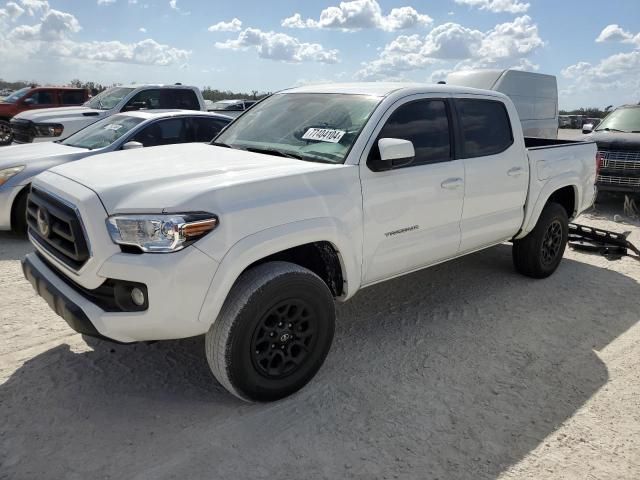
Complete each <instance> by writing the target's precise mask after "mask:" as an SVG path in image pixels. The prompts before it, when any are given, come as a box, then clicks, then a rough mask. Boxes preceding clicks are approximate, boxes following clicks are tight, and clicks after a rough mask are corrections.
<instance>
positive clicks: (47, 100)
mask: <svg viewBox="0 0 640 480" xmlns="http://www.w3.org/2000/svg"><path fill="white" fill-rule="evenodd" d="M27 100H28V101H27ZM56 102H57V98H56V92H55V91H53V90H37V91H35V92H33V93H32V94H31V95H29V96H27V98H25V99H24V104H25V105H26V106H27V107H28V108H51V107H57V106H58V105H57V103H56Z"/></svg>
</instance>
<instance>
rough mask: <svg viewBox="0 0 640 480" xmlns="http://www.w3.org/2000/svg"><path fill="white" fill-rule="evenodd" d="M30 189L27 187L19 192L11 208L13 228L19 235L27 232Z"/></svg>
mask: <svg viewBox="0 0 640 480" xmlns="http://www.w3.org/2000/svg"><path fill="white" fill-rule="evenodd" d="M28 195H29V189H28V188H25V189H24V190H23V191H22V192H20V193H19V194H18V196H17V197H16V199H15V201H14V202H13V208H12V209H11V230H13V231H14V232H15V233H17V234H18V235H26V234H27V197H28Z"/></svg>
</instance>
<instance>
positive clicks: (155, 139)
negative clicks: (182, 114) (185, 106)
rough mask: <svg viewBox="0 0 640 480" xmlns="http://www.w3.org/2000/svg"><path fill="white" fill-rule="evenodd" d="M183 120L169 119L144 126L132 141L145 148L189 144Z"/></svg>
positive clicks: (184, 120)
mask: <svg viewBox="0 0 640 480" xmlns="http://www.w3.org/2000/svg"><path fill="white" fill-rule="evenodd" d="M186 120H187V119H185V118H170V119H167V120H160V121H158V122H153V123H152V124H150V125H148V126H146V127H145V128H143V129H142V131H141V132H140V133H138V134H137V135H136V136H135V137H134V138H133V139H132V140H133V141H135V142H140V143H142V145H144V146H145V147H156V146H158V145H172V144H174V143H186V142H189V141H190V140H189V137H188V134H187V128H186Z"/></svg>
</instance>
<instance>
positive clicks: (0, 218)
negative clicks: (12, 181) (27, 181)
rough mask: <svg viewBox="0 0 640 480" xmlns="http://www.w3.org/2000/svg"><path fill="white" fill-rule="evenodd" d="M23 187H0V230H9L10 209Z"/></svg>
mask: <svg viewBox="0 0 640 480" xmlns="http://www.w3.org/2000/svg"><path fill="white" fill-rule="evenodd" d="M23 188H25V187H24V185H17V186H11V187H10V186H8V185H7V184H5V185H3V186H1V187H0V230H11V209H12V207H13V202H14V201H15V199H16V197H17V196H18V194H19V193H20V192H21V191H22V189H23Z"/></svg>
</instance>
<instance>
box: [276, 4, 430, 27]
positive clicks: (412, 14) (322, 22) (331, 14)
mask: <svg viewBox="0 0 640 480" xmlns="http://www.w3.org/2000/svg"><path fill="white" fill-rule="evenodd" d="M432 22H433V19H432V18H431V17H429V15H425V14H421V13H418V12H417V11H416V9H414V8H413V7H399V8H393V9H391V11H390V12H389V14H387V15H383V13H382V9H381V8H380V4H379V3H378V2H377V1H376V0H352V1H348V2H341V3H340V5H339V6H337V7H336V6H331V7H328V8H325V9H324V10H322V12H320V18H319V19H318V20H314V19H312V18H307V19H303V18H302V15H300V14H299V13H294V14H293V15H292V16H291V17H289V18H285V19H284V20H282V26H283V27H288V28H336V29H341V30H346V31H354V30H361V29H365V28H378V29H381V30H385V31H388V32H392V31H396V30H405V29H409V28H414V27H419V26H424V25H429V24H431V23H432Z"/></svg>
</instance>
